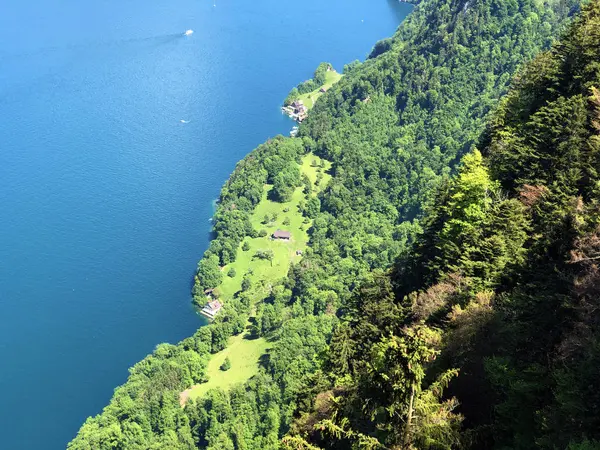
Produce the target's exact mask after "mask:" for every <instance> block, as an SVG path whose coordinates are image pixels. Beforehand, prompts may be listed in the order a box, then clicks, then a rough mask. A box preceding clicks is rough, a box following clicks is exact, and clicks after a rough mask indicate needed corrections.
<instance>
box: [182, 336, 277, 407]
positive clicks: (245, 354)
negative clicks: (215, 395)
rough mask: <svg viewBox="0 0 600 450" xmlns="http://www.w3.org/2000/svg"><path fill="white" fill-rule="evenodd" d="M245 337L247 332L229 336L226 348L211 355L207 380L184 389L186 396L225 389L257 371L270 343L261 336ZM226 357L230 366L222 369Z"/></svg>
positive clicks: (195, 396) (191, 396)
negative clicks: (255, 337)
mask: <svg viewBox="0 0 600 450" xmlns="http://www.w3.org/2000/svg"><path fill="white" fill-rule="evenodd" d="M246 337H247V333H242V334H239V335H237V336H233V337H231V338H230V339H229V344H228V345H227V348H225V349H224V350H222V351H220V352H219V353H216V354H214V355H213V356H212V357H211V359H210V361H209V363H208V367H207V369H206V374H207V375H208V382H207V383H202V384H197V385H196V386H193V387H192V388H191V389H189V390H188V391H186V395H187V397H188V398H191V399H194V398H198V397H200V396H202V395H204V394H206V393H207V392H208V391H209V390H211V389H215V388H221V389H223V390H227V389H229V388H231V386H233V385H235V384H238V383H243V382H245V381H246V380H249V379H250V378H252V377H253V376H254V375H256V374H257V373H258V369H259V364H260V357H261V356H262V355H264V354H265V353H266V352H267V350H268V349H269V348H270V344H269V342H267V340H266V339H263V338H259V339H246ZM227 357H229V361H231V368H230V369H229V370H227V371H222V370H221V369H220V367H221V365H222V364H223V362H224V361H225V358H227Z"/></svg>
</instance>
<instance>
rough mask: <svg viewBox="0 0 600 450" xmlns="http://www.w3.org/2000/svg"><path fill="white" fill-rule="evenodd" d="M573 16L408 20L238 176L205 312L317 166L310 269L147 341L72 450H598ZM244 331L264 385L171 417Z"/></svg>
mask: <svg viewBox="0 0 600 450" xmlns="http://www.w3.org/2000/svg"><path fill="white" fill-rule="evenodd" d="M578 8H579V2H578V1H576V0H547V1H541V0H471V1H466V0H424V1H422V2H420V4H419V5H418V6H417V7H416V8H415V10H414V11H413V13H412V14H411V15H410V16H409V18H408V19H407V20H406V21H405V23H404V24H403V25H402V26H401V27H400V28H399V30H398V32H397V33H396V35H394V36H393V37H392V38H390V39H388V40H385V41H382V42H380V43H378V44H377V45H376V46H375V47H374V49H373V52H372V53H371V55H370V57H369V59H368V60H367V61H365V62H364V63H362V64H357V63H353V64H351V65H349V66H347V67H346V68H345V71H344V72H345V76H344V77H343V79H342V80H341V81H340V82H339V83H338V84H336V85H335V86H334V87H333V88H332V89H330V91H329V92H328V93H327V94H326V95H324V96H323V97H322V98H320V99H319V101H318V102H317V103H316V105H315V107H314V109H313V110H312V112H311V114H310V115H309V118H308V119H307V121H306V122H305V123H304V124H303V125H302V126H301V128H300V133H299V136H298V137H297V138H293V139H292V138H283V137H278V138H275V139H273V140H270V141H268V142H267V143H265V144H263V145H262V146H260V147H259V148H258V149H256V150H255V151H253V152H252V153H250V154H249V155H248V156H247V157H246V158H245V159H244V160H243V161H241V162H240V163H239V164H238V166H237V167H236V169H235V171H234V173H233V174H232V176H231V178H230V180H229V181H228V182H227V184H226V185H225V186H224V187H223V190H222V193H221V198H220V202H219V207H218V210H217V213H216V216H215V222H214V224H215V225H214V239H213V241H212V242H211V245H210V247H209V249H208V250H207V252H206V254H205V255H204V258H203V259H202V260H201V261H200V263H199V266H198V271H197V274H196V279H195V286H194V296H195V299H196V302H197V303H199V304H201V302H202V301H203V299H204V297H203V292H204V290H205V289H207V288H212V287H214V286H215V285H216V284H218V283H219V278H220V277H222V276H223V274H222V273H221V271H220V270H219V268H220V267H221V266H223V265H225V264H227V263H229V262H231V261H232V260H233V259H235V258H236V254H237V252H238V249H239V247H240V246H241V245H242V241H243V239H244V237H246V236H252V235H255V234H256V233H259V230H255V229H253V228H252V225H251V223H250V221H249V217H250V214H251V213H252V211H253V210H254V208H255V207H256V205H257V204H258V202H259V201H260V198H261V195H262V190H263V186H264V185H265V183H269V184H270V185H272V186H273V191H272V195H273V198H274V199H275V200H277V201H281V202H285V201H286V198H287V197H288V196H289V193H290V189H294V188H296V186H300V185H302V183H303V180H302V179H301V177H300V174H299V173H298V171H297V168H296V167H297V164H296V162H298V161H299V159H300V158H301V157H302V156H303V155H305V154H307V153H309V152H313V153H315V154H317V155H319V156H320V157H322V158H325V159H327V160H329V161H330V162H331V163H332V167H331V171H330V172H331V173H330V174H331V175H332V179H331V181H330V182H329V184H328V186H327V188H326V189H324V190H322V191H321V193H320V194H319V195H318V197H311V196H309V195H308V194H307V202H306V205H305V207H304V208H303V209H302V213H303V214H304V215H305V216H306V217H307V218H310V219H311V220H312V227H311V228H310V230H309V233H310V242H309V249H308V250H307V251H306V252H305V255H304V256H303V258H302V260H301V262H300V263H298V264H296V265H294V266H292V267H291V269H290V271H289V273H288V276H287V277H286V278H284V279H281V280H272V286H271V289H270V293H269V294H268V295H267V296H266V297H265V298H262V299H261V301H260V302H259V304H258V305H257V304H255V303H253V302H252V300H251V299H249V297H248V295H245V293H244V292H243V290H242V291H241V292H239V293H238V294H236V296H235V297H234V298H231V299H227V300H226V302H225V308H224V311H223V314H220V315H219V316H218V318H217V320H216V321H215V322H214V323H212V324H211V325H209V326H206V327H202V328H201V329H199V330H198V331H197V333H196V334H195V335H194V336H192V337H190V338H188V339H186V340H184V341H183V342H181V343H179V344H178V345H167V344H161V345H160V346H158V347H157V349H156V351H155V352H154V353H153V354H152V355H150V356H148V357H147V358H146V359H144V360H143V361H141V362H140V363H138V364H136V365H135V366H134V367H133V368H132V369H130V377H129V379H128V381H127V383H126V384H125V385H123V386H121V387H120V388H118V389H117V390H116V391H115V395H114V397H113V399H112V401H111V403H110V404H109V405H108V406H107V407H106V408H105V409H104V411H103V412H102V414H100V415H99V416H97V417H94V418H89V419H88V420H87V421H86V423H85V424H84V425H83V427H82V428H81V430H80V432H79V434H78V435H77V437H76V438H75V439H74V440H73V441H72V442H71V443H70V444H69V448H70V449H78V450H79V449H195V448H206V449H211V450H217V449H248V450H251V449H257V450H258V449H276V448H282V447H283V448H288V449H319V448H321V449H348V448H357V449H362V448H364V449H377V448H381V449H385V448H388V449H410V448H419V449H442V448H447V449H450V448H463V447H465V448H497V449H506V448H523V449H525V448H548V449H554V448H561V449H564V448H571V449H577V450H583V449H592V448H600V444H598V442H597V441H596V440H598V439H600V431H599V430H600V423H599V422H600V415H598V414H597V413H596V411H597V409H598V407H599V406H600V398H599V397H598V394H597V386H598V385H599V384H600V376H599V375H598V369H597V367H598V364H599V363H600V351H599V349H600V334H599V331H598V330H599V329H598V325H599V323H598V322H599V317H598V306H597V304H596V303H597V298H598V294H599V293H598V286H600V279H599V275H598V266H597V261H598V260H599V259H600V253H599V252H600V236H599V235H598V233H599V232H600V231H599V230H600V227H599V221H600V209H599V206H600V205H599V204H598V200H599V198H598V194H599V193H600V191H599V190H600V180H599V179H598V174H597V173H596V170H597V168H598V167H600V165H599V163H600V161H598V158H599V156H598V152H599V151H600V138H599V134H600V91H598V90H597V89H598V88H600V2H599V1H598V0H594V1H592V2H590V3H589V5H588V6H586V7H585V8H584V11H583V13H581V14H580V15H579V16H578V18H577V19H576V20H575V23H574V25H573V26H570V27H569V28H568V29H567V30H566V31H565V26H566V24H567V23H568V22H569V21H570V20H571V17H572V16H573V15H576V14H578V13H579V9H578ZM559 36H561V40H560V42H559V43H555V44H554V45H553V46H552V47H551V48H550V46H551V44H552V42H553V40H554V39H555V38H557V37H559ZM536 55H537V56H536ZM530 60H532V61H531V62H528V63H527V64H525V65H524V66H523V64H524V63H525V62H527V61H530ZM515 73H517V75H516V76H515V77H514V78H513V76H514V75H515ZM511 79H512V88H511V89H510V90H509V85H510V83H511ZM499 99H501V100H499ZM455 166H456V167H455ZM251 314H254V316H255V317H254V321H255V327H254V332H255V333H256V334H257V335H259V336H261V337H266V338H268V339H269V341H270V342H271V343H272V349H271V350H270V352H269V354H268V357H266V358H265V359H264V361H263V366H262V370H261V372H260V374H259V375H257V376H255V377H253V378H252V379H250V380H249V381H248V382H247V383H245V384H241V385H238V386H236V387H234V388H233V389H231V390H230V391H228V392H225V391H222V390H213V391H210V392H208V394H207V395H206V396H204V397H202V398H201V399H199V400H197V401H190V402H188V403H187V404H186V405H185V407H182V406H181V405H180V402H179V394H180V393H181V392H182V391H183V390H185V389H187V388H189V387H190V386H191V385H192V384H195V383H199V382H202V381H203V380H204V379H205V377H206V373H205V372H206V365H207V361H208V359H209V358H210V355H211V354H214V353H216V352H218V351H220V350H221V349H223V348H224V347H225V346H226V345H227V340H228V338H229V337H230V336H232V335H236V334H239V333H241V332H242V330H243V329H244V327H245V324H246V321H247V319H248V317H249V316H250V315H251ZM231 370H234V369H231Z"/></svg>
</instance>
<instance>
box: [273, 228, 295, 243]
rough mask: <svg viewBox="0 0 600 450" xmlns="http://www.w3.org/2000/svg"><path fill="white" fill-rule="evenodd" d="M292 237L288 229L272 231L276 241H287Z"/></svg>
mask: <svg viewBox="0 0 600 450" xmlns="http://www.w3.org/2000/svg"><path fill="white" fill-rule="evenodd" d="M291 238H292V233H290V232H289V231H283V230H277V231H275V233H273V239H276V240H278V241H289V240H290V239H291Z"/></svg>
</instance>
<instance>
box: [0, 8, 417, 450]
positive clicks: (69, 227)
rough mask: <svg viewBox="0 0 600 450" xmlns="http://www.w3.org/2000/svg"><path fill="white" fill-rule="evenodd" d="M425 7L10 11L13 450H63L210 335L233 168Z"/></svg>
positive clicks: (3, 243) (1, 360) (0, 209)
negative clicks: (185, 342) (322, 85)
mask: <svg viewBox="0 0 600 450" xmlns="http://www.w3.org/2000/svg"><path fill="white" fill-rule="evenodd" d="M409 11H410V7H409V6H408V5H405V4H398V2H397V1H396V0H378V1H373V0H352V1H348V0H304V1H302V2H297V1H289V0H258V1H253V2H249V1H247V0H216V2H215V1H214V0H195V1H190V0H168V1H167V0H155V1H151V2H148V1H142V0H128V1H125V2H124V1H117V0H100V1H95V2H81V1H78V0H77V1H76V0H55V1H52V2H50V1H47V0H30V1H28V2H23V1H17V0H4V1H3V2H2V5H1V6H0V182H1V185H0V364H1V365H2V366H1V370H0V392H2V403H1V406H0V448H2V449H11V450H12V449H36V450H40V449H60V448H64V447H65V445H66V443H67V442H68V441H69V440H70V439H71V438H72V437H73V436H74V435H75V433H76V432H77V429H78V428H79V426H80V425H81V423H82V422H83V421H84V420H85V418H86V417H87V416H89V415H93V414H97V413H98V412H100V411H101V408H102V407H103V406H104V405H105V404H106V403H107V402H108V400H109V399H110V397H111V395H112V391H113V388H114V387H115V386H117V385H119V384H121V383H123V382H124V381H125V380H126V377H127V368H128V367H129V366H131V365H132V364H133V363H135V362H136V361H138V360H139V359H141V358H143V357H144V356H145V355H146V354H147V353H149V352H151V351H152V349H153V348H154V346H155V345H156V344H157V343H159V342H163V341H167V342H176V341H178V340H180V339H182V338H184V337H186V336H189V335H190V334H192V333H193V332H194V330H195V329H196V328H197V327H198V326H200V325H202V323H203V322H202V319H200V318H199V317H198V316H196V315H195V314H194V312H193V310H192V308H191V306H190V298H189V286H190V281H191V277H192V274H193V270H194V267H195V265H196V262H197V260H198V259H199V257H200V256H201V254H202V252H203V251H204V249H205V248H206V246H207V242H208V232H209V225H210V224H209V222H208V219H209V217H210V216H211V214H212V206H211V201H212V200H213V199H214V198H216V197H217V195H218V193H219V189H220V187H221V185H222V183H223V182H224V181H225V180H226V179H227V176H228V175H229V173H230V172H231V170H232V169H233V168H234V166H235V163H236V162H237V161H238V160H239V159H241V158H242V157H243V156H244V155H245V154H246V153H248V152H249V151H250V150H251V149H252V148H254V147H255V146H256V145H257V144H259V143H260V142H262V141H264V140H265V139H266V138H268V137H269V136H274V135H276V134H278V133H287V132H289V130H290V128H291V126H292V125H293V124H292V123H290V121H289V120H288V119H287V118H285V117H283V116H282V115H281V114H280V112H279V104H280V103H281V101H282V99H283V98H284V97H285V95H286V94H287V92H288V91H289V89H290V88H291V87H292V86H294V85H295V84H297V83H298V82H299V81H302V80H304V79H306V78H309V77H310V75H311V73H312V71H313V70H314V69H315V68H316V66H317V65H318V63H319V62H321V61H330V62H332V63H333V64H334V65H335V66H336V67H337V68H338V69H340V70H341V68H342V66H343V64H345V63H348V62H350V61H352V60H354V59H357V58H359V59H363V58H364V57H365V55H366V54H368V52H369V51H370V49H371V47H372V45H373V44H374V42H375V41H377V40H378V39H381V38H384V37H387V36H389V35H391V34H392V33H393V31H394V30H395V28H396V27H397V25H398V24H399V23H400V21H401V20H402V19H403V18H404V17H405V15H406V14H407V13H408V12H409ZM190 28H191V29H193V30H194V31H195V33H194V34H193V35H192V36H190V37H184V36H183V32H184V31H185V30H186V29H190ZM182 120H183V121H189V123H182V122H181V121H182Z"/></svg>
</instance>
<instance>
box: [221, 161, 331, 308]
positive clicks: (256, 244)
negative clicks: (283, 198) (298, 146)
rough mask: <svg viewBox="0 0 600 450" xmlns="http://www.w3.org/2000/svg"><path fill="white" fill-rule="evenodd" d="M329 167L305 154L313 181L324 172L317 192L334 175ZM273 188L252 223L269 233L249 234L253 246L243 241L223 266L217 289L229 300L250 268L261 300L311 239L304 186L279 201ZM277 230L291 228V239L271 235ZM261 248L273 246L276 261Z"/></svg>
mask: <svg viewBox="0 0 600 450" xmlns="http://www.w3.org/2000/svg"><path fill="white" fill-rule="evenodd" d="M314 162H316V163H317V166H318V165H320V164H322V165H324V167H323V168H320V167H313V163H314ZM329 167H330V163H329V162H328V161H325V160H321V159H320V158H319V157H318V156H315V155H313V154H309V155H306V156H305V157H304V158H303V160H302V166H301V170H302V172H303V173H305V174H306V175H307V176H308V178H309V179H310V180H311V181H312V182H313V184H314V183H315V182H316V180H317V174H318V170H321V173H323V178H322V180H321V182H320V183H319V186H314V187H313V191H314V192H315V193H316V192H318V191H319V189H320V188H322V187H323V186H326V185H327V183H328V181H329V179H330V178H331V177H330V176H329V175H328V174H327V173H325V172H326V171H327V170H328V169H329ZM272 188H273V187H272V186H270V185H266V186H265V191H264V192H263V199H262V200H261V202H260V203H259V204H258V205H257V206H256V209H255V211H254V213H253V214H252V217H251V219H250V220H251V222H252V226H253V227H254V228H255V229H257V230H265V231H266V232H267V236H265V237H258V238H249V237H247V238H246V242H248V244H249V246H250V249H249V250H247V251H243V250H242V245H240V247H239V248H238V250H237V257H236V260H235V262H233V263H231V264H228V265H226V266H225V267H223V275H224V277H223V282H222V283H221V285H220V286H219V287H218V288H217V292H218V294H219V296H220V297H221V298H222V299H223V300H224V301H225V302H227V298H231V297H233V296H234V295H235V293H236V292H238V291H239V290H240V289H241V287H242V280H243V278H244V274H246V273H247V272H248V271H249V270H251V271H252V274H251V275H250V276H249V278H250V280H251V282H252V287H253V289H252V292H253V294H254V297H255V299H257V300H260V299H262V298H264V296H265V295H266V294H267V292H268V291H269V289H270V284H271V283H272V282H273V281H274V280H277V279H279V278H282V277H285V276H286V275H287V271H288V269H289V267H290V263H291V262H297V261H299V260H300V258H301V257H302V256H300V255H297V254H296V252H297V251H298V250H300V251H302V252H303V251H304V250H305V249H306V244H307V242H308V234H307V232H306V231H307V230H308V228H309V227H310V225H311V224H310V222H307V221H305V218H304V216H302V213H301V212H300V211H299V209H298V206H299V205H300V202H301V201H303V200H304V193H303V192H302V188H297V189H296V191H295V192H294V195H293V196H292V200H291V201H289V202H287V203H278V202H274V201H272V200H269V198H268V194H269V191H270V190H271V189H272ZM274 215H275V216H276V217H277V218H276V219H275V220H273V221H269V222H268V223H264V218H265V216H269V217H271V218H272V217H273V216H274ZM287 221H289V224H284V222H287ZM276 230H285V231H289V232H290V233H291V235H292V239H291V241H290V242H284V241H276V240H272V239H271V235H272V234H273V232H274V231H276ZM258 250H273V253H274V255H275V257H274V258H273V261H272V262H270V261H266V260H260V259H257V258H255V257H254V255H255V254H256V252H257V251H258ZM232 268H233V269H234V270H235V276H234V277H229V276H228V275H227V273H228V272H229V270H230V269H232Z"/></svg>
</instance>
